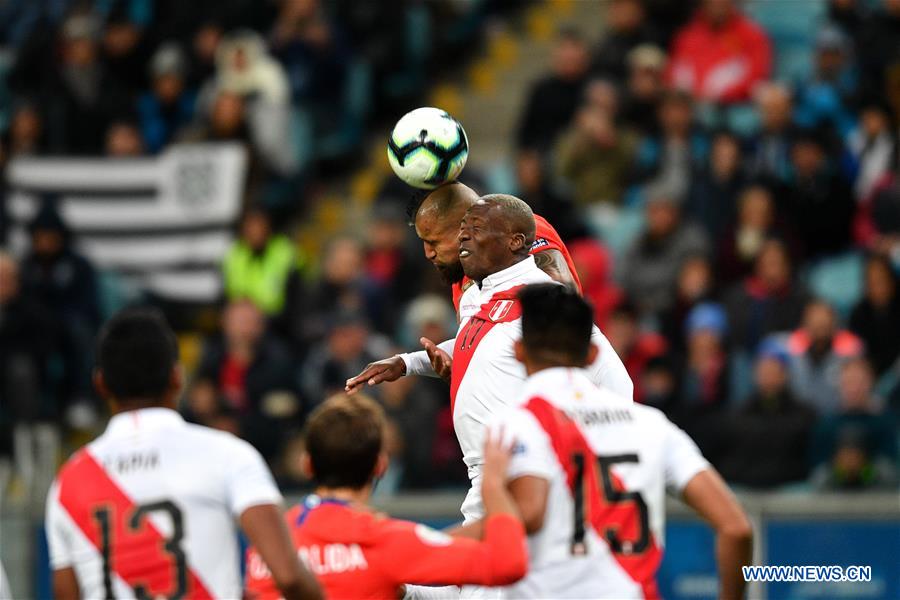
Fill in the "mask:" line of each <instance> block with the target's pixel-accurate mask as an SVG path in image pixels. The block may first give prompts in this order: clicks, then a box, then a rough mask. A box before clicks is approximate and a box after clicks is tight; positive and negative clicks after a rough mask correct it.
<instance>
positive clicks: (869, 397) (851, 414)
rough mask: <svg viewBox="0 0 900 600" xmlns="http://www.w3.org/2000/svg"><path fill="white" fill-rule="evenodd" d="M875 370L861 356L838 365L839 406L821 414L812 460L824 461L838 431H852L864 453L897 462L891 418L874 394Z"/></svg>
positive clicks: (833, 445) (816, 461)
mask: <svg viewBox="0 0 900 600" xmlns="http://www.w3.org/2000/svg"><path fill="white" fill-rule="evenodd" d="M874 383H875V373H874V372H873V371H872V365H871V364H870V363H869V361H868V360H866V359H865V358H862V357H859V358H852V359H850V360H848V361H847V362H846V363H844V365H843V366H842V367H841V374H840V383H839V389H840V405H839V408H838V411H837V412H836V413H835V414H834V415H831V416H826V417H824V418H823V419H822V420H821V421H820V422H819V424H818V426H817V427H816V437H815V443H814V445H813V457H812V459H813V463H814V464H816V465H819V464H822V463H825V462H827V461H828V459H829V458H830V457H831V456H832V455H833V454H834V451H835V449H836V447H837V446H838V442H839V440H840V439H841V437H842V433H844V432H845V431H846V430H856V431H857V432H858V433H859V434H861V438H862V440H863V441H864V443H865V446H866V450H867V454H868V455H869V456H872V457H876V458H882V459H886V460H887V461H888V462H889V463H891V464H892V465H896V462H897V446H896V444H895V439H894V438H895V436H894V429H895V428H894V420H893V418H892V417H891V416H890V415H887V414H885V412H884V409H883V407H882V403H881V401H880V399H878V398H876V397H875V395H874V389H873V388H874Z"/></svg>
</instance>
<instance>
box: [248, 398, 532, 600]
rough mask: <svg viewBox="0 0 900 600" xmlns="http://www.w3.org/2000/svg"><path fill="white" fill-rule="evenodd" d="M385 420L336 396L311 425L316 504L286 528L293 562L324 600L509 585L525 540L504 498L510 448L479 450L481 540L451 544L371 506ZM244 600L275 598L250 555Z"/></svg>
mask: <svg viewBox="0 0 900 600" xmlns="http://www.w3.org/2000/svg"><path fill="white" fill-rule="evenodd" d="M383 431H384V417H383V413H382V411H381V408H380V407H379V406H378V405H377V404H375V403H374V402H373V401H372V400H369V399H367V398H365V397H360V396H352V397H351V396H335V397H332V398H331V399H329V400H327V401H326V402H325V403H324V404H323V405H322V406H320V407H319V408H318V409H316V410H315V411H314V412H313V414H312V415H311V416H310V418H309V421H308V423H307V429H306V453H305V454H304V456H303V459H302V460H303V466H304V469H305V470H306V471H307V472H308V473H309V474H310V475H311V476H312V477H313V479H314V481H315V482H316V492H315V495H312V496H308V497H307V498H306V499H305V500H304V502H303V503H302V504H300V505H299V506H296V507H295V508H293V509H292V510H290V511H289V512H288V513H287V515H286V518H287V522H288V526H289V527H290V528H291V535H292V537H293V540H294V544H295V545H296V547H297V551H298V554H299V555H300V557H301V558H302V559H303V560H304V562H305V563H306V565H307V566H308V567H309V569H310V570H311V571H312V572H313V573H315V575H316V576H317V577H318V578H319V582H320V583H321V585H322V587H323V588H324V589H325V593H326V595H327V596H328V597H330V598H396V597H398V593H399V592H400V591H402V589H403V587H402V586H403V585H404V584H407V583H409V584H421V585H463V584H478V585H489V586H497V585H509V584H511V583H514V582H515V581H518V580H519V579H521V578H522V577H523V576H524V575H525V572H526V568H527V562H528V558H527V552H526V549H525V531H524V529H523V527H522V524H521V522H520V521H519V520H518V518H517V517H516V516H514V515H515V514H516V512H515V506H514V505H513V501H512V497H511V496H510V495H509V493H508V492H507V491H506V489H505V478H506V475H505V473H506V469H507V466H508V465H509V461H510V456H511V448H509V447H508V446H503V445H502V443H501V442H500V437H499V436H498V437H495V438H488V439H487V441H486V442H485V447H484V456H485V465H484V479H483V482H482V494H483V496H484V504H485V508H486V511H487V516H486V520H485V527H484V538H483V541H481V540H473V539H465V538H453V537H450V536H448V535H445V534H444V533H441V532H439V531H435V530H433V529H430V528H428V527H426V526H424V525H419V524H416V523H412V522H409V521H401V520H397V519H390V518H387V517H384V516H382V515H379V514H377V513H375V512H374V511H372V509H370V508H369V507H368V506H367V502H368V499H369V496H370V494H371V492H372V487H373V485H374V482H375V480H376V479H377V478H378V477H380V476H381V474H382V473H384V470H385V468H386V466H387V456H386V455H385V453H384V450H383V446H382V442H383V440H382V433H383ZM246 586H247V595H248V596H249V597H250V598H251V599H253V600H274V599H275V598H280V593H279V592H278V589H277V588H276V587H275V584H274V582H273V581H272V578H271V575H270V574H269V572H268V569H267V567H266V566H265V563H264V562H263V561H262V560H261V559H260V557H259V555H258V554H257V552H256V550H255V549H253V548H250V549H249V550H248V553H247V583H246Z"/></svg>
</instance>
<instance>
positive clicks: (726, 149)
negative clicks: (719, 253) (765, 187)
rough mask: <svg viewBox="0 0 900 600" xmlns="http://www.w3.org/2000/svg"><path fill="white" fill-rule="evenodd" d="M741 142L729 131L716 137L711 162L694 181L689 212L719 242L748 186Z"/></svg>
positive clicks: (703, 167)
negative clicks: (742, 190) (742, 164)
mask: <svg viewBox="0 0 900 600" xmlns="http://www.w3.org/2000/svg"><path fill="white" fill-rule="evenodd" d="M742 158H743V157H742V156H741V146H740V140H738V138H737V136H735V135H734V134H733V133H730V132H728V131H721V132H719V133H717V134H716V135H715V136H713V139H712V146H711V149H710V155H709V161H708V163H707V164H705V165H702V166H701V168H700V169H698V172H697V173H695V175H694V177H693V178H692V179H691V184H690V189H689V191H688V196H687V202H686V204H685V213H686V214H687V216H688V217H690V218H691V219H693V220H694V221H696V222H697V223H698V224H700V225H703V228H704V229H706V233H707V234H708V235H709V237H710V239H713V240H717V239H720V238H721V237H722V235H723V234H724V233H725V230H726V228H727V227H728V226H729V225H730V224H731V222H732V221H734V218H735V216H736V213H737V210H736V209H737V198H738V195H739V194H740V191H741V189H743V187H744V185H745V183H746V177H745V174H744V171H743V168H742V166H741V162H742Z"/></svg>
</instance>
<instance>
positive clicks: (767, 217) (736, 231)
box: [717, 184, 793, 283]
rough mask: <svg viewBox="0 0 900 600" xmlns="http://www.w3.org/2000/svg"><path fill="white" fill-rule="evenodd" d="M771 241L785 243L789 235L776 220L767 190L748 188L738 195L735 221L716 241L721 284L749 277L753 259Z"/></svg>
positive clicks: (772, 201)
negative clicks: (717, 241) (775, 240)
mask: <svg viewBox="0 0 900 600" xmlns="http://www.w3.org/2000/svg"><path fill="white" fill-rule="evenodd" d="M770 239H780V240H782V241H784V242H785V243H787V242H788V240H790V235H789V233H788V231H787V230H786V229H785V228H784V227H783V226H782V225H781V224H780V223H779V222H778V220H777V215H776V214H775V202H774V200H773V199H772V192H771V191H770V190H769V188H767V187H765V186H763V185H758V184H757V185H751V186H749V187H747V188H744V189H743V190H742V191H741V193H740V196H739V200H738V214H737V221H736V222H735V223H734V224H733V225H731V226H730V227H729V230H728V231H727V232H726V233H725V235H723V236H722V237H721V238H720V240H719V251H718V253H717V258H718V273H719V276H720V278H721V281H722V283H732V282H734V281H736V280H739V279H743V278H744V277H746V276H748V275H750V274H751V272H752V271H753V265H754V264H755V263H756V258H757V257H758V256H759V253H760V251H761V250H762V248H763V246H764V245H765V243H766V241H767V240H770ZM792 253H793V252H792Z"/></svg>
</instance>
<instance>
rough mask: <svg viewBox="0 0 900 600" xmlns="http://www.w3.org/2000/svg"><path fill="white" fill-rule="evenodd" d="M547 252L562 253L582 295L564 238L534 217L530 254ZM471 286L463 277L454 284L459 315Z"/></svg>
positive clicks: (538, 217) (455, 301) (547, 224)
mask: <svg viewBox="0 0 900 600" xmlns="http://www.w3.org/2000/svg"><path fill="white" fill-rule="evenodd" d="M545 250H559V251H560V252H562V255H563V258H565V259H566V264H567V265H568V266H569V272H570V273H571V274H572V279H574V280H575V285H576V286H578V292H579V293H580V292H581V281H580V280H579V279H578V272H577V271H575V263H574V262H572V257H571V256H569V250H568V248H566V245H565V244H563V241H562V238H560V237H559V234H558V233H556V230H555V229H553V225H551V224H550V223H548V222H547V219H545V218H544V217H542V216H540V215H534V243H533V244H531V250H530V254H537V253H538V252H544V251H545ZM470 285H472V280H471V279H469V278H468V277H466V276H463V279H462V281H460V282H457V283H454V284H453V286H452V288H451V289H452V291H453V307H454V308H455V309H456V312H457V313H459V299H460V298H462V295H463V292H464V291H465V290H466V288H467V287H469V286H470Z"/></svg>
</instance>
